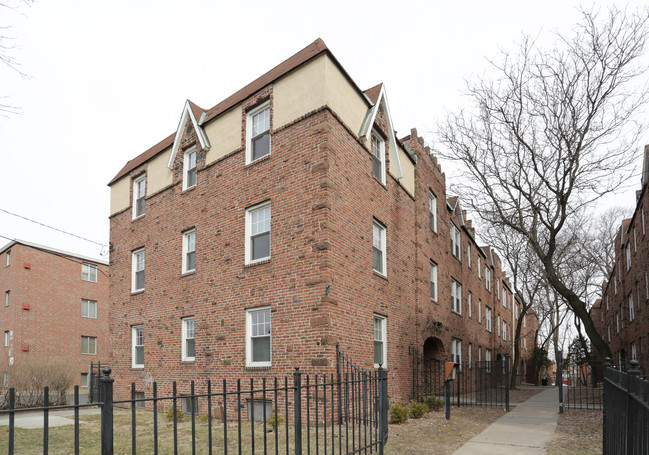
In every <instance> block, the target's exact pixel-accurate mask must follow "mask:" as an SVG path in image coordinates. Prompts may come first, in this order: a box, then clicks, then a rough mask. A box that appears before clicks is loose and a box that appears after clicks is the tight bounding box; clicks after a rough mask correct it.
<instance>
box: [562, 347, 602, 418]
mask: <svg viewBox="0 0 649 455" xmlns="http://www.w3.org/2000/svg"><path fill="white" fill-rule="evenodd" d="M605 368H606V367H605V364H604V362H602V361H590V362H571V361H569V360H566V359H563V358H562V355H561V352H559V360H558V361H557V379H556V385H557V386H558V387H557V389H558V393H559V412H560V413H561V412H563V411H564V410H565V409H602V407H603V406H604V397H603V394H604V388H603V386H602V383H603V381H604V370H605Z"/></svg>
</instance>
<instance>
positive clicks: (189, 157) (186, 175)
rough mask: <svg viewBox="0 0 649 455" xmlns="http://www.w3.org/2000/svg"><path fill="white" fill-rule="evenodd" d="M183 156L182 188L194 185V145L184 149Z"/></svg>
mask: <svg viewBox="0 0 649 455" xmlns="http://www.w3.org/2000/svg"><path fill="white" fill-rule="evenodd" d="M184 155H185V156H184V157H183V190H186V189H188V188H192V187H194V186H196V146H193V147H190V148H189V149H187V150H186V151H185V154H184Z"/></svg>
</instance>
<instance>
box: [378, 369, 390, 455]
mask: <svg viewBox="0 0 649 455" xmlns="http://www.w3.org/2000/svg"><path fill="white" fill-rule="evenodd" d="M387 440H388V372H387V371H386V370H384V369H383V367H382V366H381V365H379V455H383V450H384V448H385V443H386V442H387Z"/></svg>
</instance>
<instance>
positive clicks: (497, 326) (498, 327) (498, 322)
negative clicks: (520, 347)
mask: <svg viewBox="0 0 649 455" xmlns="http://www.w3.org/2000/svg"><path fill="white" fill-rule="evenodd" d="M496 330H497V331H498V336H500V315H498V321H497V322H496Z"/></svg>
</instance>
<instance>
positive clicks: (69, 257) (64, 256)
mask: <svg viewBox="0 0 649 455" xmlns="http://www.w3.org/2000/svg"><path fill="white" fill-rule="evenodd" d="M0 210H2V209H0ZM0 238H3V239H6V240H9V241H11V242H13V241H15V239H12V238H10V237H7V236H4V235H2V234H0ZM84 240H85V239H84ZM17 243H20V241H17ZM93 243H96V242H93ZM25 246H26V247H28V248H32V249H34V250H36V251H42V252H43V253H47V254H51V255H52V256H56V257H59V258H62V259H66V260H68V261H71V262H74V263H76V264H81V265H83V264H87V263H88V261H78V260H76V259H74V258H73V257H71V256H70V255H67V254H65V253H59V252H56V251H51V250H48V249H46V248H40V247H37V246H34V245H25ZM92 262H94V261H92ZM101 265H103V264H101ZM97 270H99V272H100V273H101V274H102V275H104V276H105V277H108V274H107V273H106V272H104V271H103V270H102V269H101V268H100V267H99V266H98V267H97Z"/></svg>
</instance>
